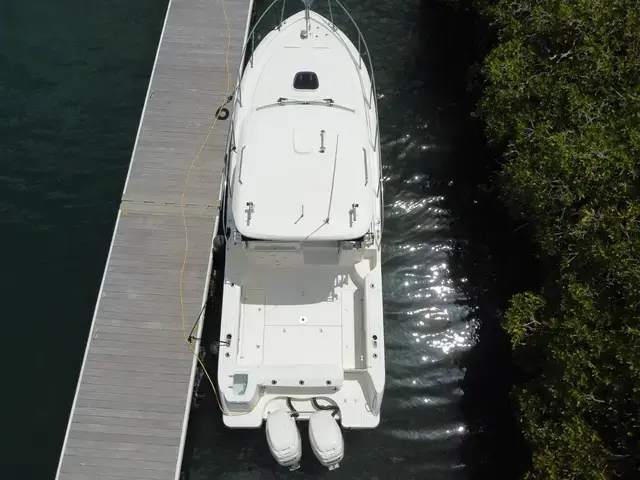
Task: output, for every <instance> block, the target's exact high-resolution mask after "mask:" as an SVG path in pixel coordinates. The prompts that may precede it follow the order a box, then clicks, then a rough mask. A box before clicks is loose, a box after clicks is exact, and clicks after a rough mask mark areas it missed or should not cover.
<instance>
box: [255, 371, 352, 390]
mask: <svg viewBox="0 0 640 480" xmlns="http://www.w3.org/2000/svg"><path fill="white" fill-rule="evenodd" d="M260 377H261V379H260V381H259V384H260V385H265V386H274V385H277V386H279V387H324V388H326V387H327V386H328V385H331V386H333V387H341V386H342V382H343V381H344V370H343V369H342V367H341V366H340V365H263V366H261V367H260ZM273 382H275V383H273ZM301 382H302V383H301Z"/></svg>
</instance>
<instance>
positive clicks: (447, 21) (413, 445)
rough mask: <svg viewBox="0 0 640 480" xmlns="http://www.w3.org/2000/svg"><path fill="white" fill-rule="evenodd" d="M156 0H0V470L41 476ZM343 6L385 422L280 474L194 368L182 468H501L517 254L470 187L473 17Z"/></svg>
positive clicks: (155, 18)
mask: <svg viewBox="0 0 640 480" xmlns="http://www.w3.org/2000/svg"><path fill="white" fill-rule="evenodd" d="M166 3H167V2H166V0H155V1H154V0H136V1H135V2H133V1H125V0H109V1H107V0H94V1H93V2H82V1H80V0H56V1H52V0H48V1H45V0H22V1H20V2H10V1H9V0H5V1H4V2H1V3H0V234H1V235H0V247H1V248H0V265H1V272H0V288H1V289H0V292H2V295H1V297H0V298H2V300H3V305H2V307H3V308H2V310H1V312H2V320H3V323H4V325H5V326H6V327H5V330H4V332H3V335H2V339H3V348H2V357H1V360H2V363H3V366H4V369H3V372H6V373H5V375H4V377H5V378H8V382H7V381H5V383H4V385H5V388H3V393H2V397H1V400H0V402H1V406H2V412H3V417H2V418H3V421H2V433H3V434H4V435H3V438H4V442H3V448H2V450H1V451H2V453H1V454H0V455H1V457H0V458H1V463H0V469H1V470H0V472H1V473H0V474H1V476H2V478H6V479H10V480H13V479H18V480H22V479H25V480H30V479H34V480H39V479H46V478H52V477H53V475H54V472H55V468H56V465H57V460H58V456H59V454H60V448H61V443H62V440H63V438H64V433H65V428H66V424H67V418H68V414H69V410H70V406H71V402H72V400H73V395H74V390H75V386H76V381H77V375H78V373H79V369H80V364H81V361H82V356H83V353H84V348H85V342H86V339H87V334H88V330H89V326H90V323H91V318H92V314H93V309H94V305H95V301H96V296H97V292H98V288H99V285H100V280H101V276H102V272H103V269H104V262H105V260H106V255H107V251H108V248H109V243H110V240H111V233H112V229H113V225H114V222H115V218H116V212H117V208H118V203H119V199H120V195H121V192H122V187H123V185H124V180H125V175H126V172H127V167H128V164H129V159H130V155H131V150H132V148H133V142H134V139H135V133H136V129H137V125H138V121H139V118H140V113H141V108H142V104H143V100H144V94H145V92H146V88H147V84H148V79H149V78H148V77H149V75H150V72H151V68H152V62H153V58H154V55H155V51H156V46H157V41H158V37H159V34H160V30H161V27H162V21H163V18H164V15H165V8H166ZM345 3H346V5H347V7H348V8H349V9H350V11H351V13H352V14H353V16H354V18H355V19H356V21H357V22H358V24H359V25H360V27H361V29H362V30H363V33H364V35H365V36H366V38H367V40H368V42H369V47H370V50H371V56H372V59H373V63H374V66H375V69H376V79H377V82H378V93H379V94H380V99H379V109H380V119H381V138H382V148H383V155H384V164H385V179H386V183H385V193H386V226H385V228H386V231H385V241H384V256H383V260H384V267H383V268H384V290H385V322H386V323H385V330H386V342H387V373H388V374H387V390H386V393H385V399H384V403H383V411H382V416H383V421H382V423H381V425H380V427H379V428H378V429H376V430H373V431H365V432H348V434H347V435H346V442H347V443H346V448H347V456H346V458H345V460H344V462H343V464H342V466H341V468H340V469H339V470H338V471H336V472H332V474H331V476H330V477H329V475H327V474H326V472H323V471H322V469H320V468H319V467H318V465H317V464H316V462H315V461H314V460H313V458H311V455H310V451H309V450H308V448H307V449H306V453H305V456H304V459H303V465H302V469H301V470H300V471H298V472H296V473H294V474H289V473H288V472H282V471H281V470H280V469H278V468H276V467H275V465H274V462H273V460H272V459H271V458H270V455H269V453H268V450H267V447H266V442H265V440H264V434H263V432H251V431H249V432H246V431H229V430H226V429H224V428H223V427H222V424H221V421H220V415H219V413H218V411H217V410H216V407H215V405H214V403H213V399H212V396H211V393H210V392H209V391H208V389H207V388H206V385H205V386H203V388H202V389H201V393H202V394H203V398H202V399H201V400H200V401H199V406H198V408H197V409H195V410H194V413H193V416H192V419H191V422H190V427H189V435H188V444H187V449H186V452H185V464H184V468H183V477H184V478H185V479H189V480H195V479H217V478H225V479H236V478H242V479H263V478H265V479H268V478H324V477H327V478H334V479H338V478H345V479H346V478H348V479H353V478H376V479H391V478H398V479H412V478H416V479H427V478H428V479H447V480H453V479H458V478H491V477H490V476H494V477H495V476H496V475H499V476H500V477H501V478H512V476H513V472H514V471H515V470H516V469H517V468H516V464H517V463H518V461H517V456H514V455H512V454H509V452H510V451H511V450H512V449H513V445H514V442H517V435H515V434H514V433H513V431H512V428H511V427H510V422H511V420H510V417H509V414H508V405H507V403H506V398H507V397H506V393H507V391H508V388H509V382H510V380H509V375H510V374H509V372H508V370H509V367H508V360H509V359H508V353H507V350H506V349H505V346H504V342H503V341H502V340H501V337H500V333H499V331H498V330H497V318H498V316H499V310H500V308H501V306H502V305H503V303H504V299H505V298H506V297H507V296H508V293H510V292H511V291H512V290H514V289H516V288H517V285H518V282H519V278H520V277H521V270H523V269H524V270H526V268H527V266H526V265H524V264H523V263H519V262H514V261H513V258H512V256H510V254H509V251H514V249H515V248H517V247H516V246H514V244H513V242H514V240H513V238H512V236H510V232H511V229H512V226H511V225H509V223H508V222H506V221H505V220H504V215H503V212H502V211H501V210H500V207H499V206H497V205H496V203H495V202H494V201H493V200H492V199H491V198H489V197H488V196H487V195H486V194H484V193H482V192H483V191H482V190H480V189H479V188H478V184H479V183H481V182H482V181H484V180H486V177H487V168H486V166H487V165H489V164H490V163H491V162H490V159H488V157H487V155H488V153H487V152H486V150H485V148H484V145H483V140H482V133H481V125H479V123H478V122H476V121H472V120H471V119H470V116H469V111H470V109H471V108H472V106H473V102H474V98H473V95H469V94H468V93H467V80H468V77H469V66H470V65H471V64H472V63H473V61H474V59H475V58H476V57H477V56H478V45H479V44H481V43H482V41H481V40H479V39H477V38H474V37H473V35H474V28H473V27H474V22H475V20H474V19H473V18H472V17H470V16H469V15H464V14H460V13H455V12H452V11H450V10H448V9H446V8H443V7H442V6H441V5H440V4H439V3H438V2H437V1H435V0H433V1H429V0H423V1H422V2H420V1H419V0H414V1H410V2H391V0H377V1H373V0H369V1H365V2H356V1H354V0H349V1H346V2H345ZM212 318H213V319H214V321H213V322H212V321H211V319H212ZM208 320H209V323H208V325H207V331H206V332H205V333H206V336H207V339H209V340H210V339H212V338H214V337H215V330H216V325H215V315H212V314H210V315H209V319H208ZM478 338H479V339H480V341H478ZM207 362H209V364H210V365H211V368H212V370H213V371H215V359H214V358H213V357H212V356H211V355H209V357H208V358H207ZM505 453H506V455H505Z"/></svg>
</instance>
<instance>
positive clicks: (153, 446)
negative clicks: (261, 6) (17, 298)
mask: <svg viewBox="0 0 640 480" xmlns="http://www.w3.org/2000/svg"><path fill="white" fill-rule="evenodd" d="M222 1H223V0H215V1H213V0H171V1H170V2H169V5H168V7H167V8H168V11H167V15H166V19H165V24H164V27H163V31H162V36H161V39H160V43H159V48H158V52H157V56H156V61H155V64H154V69H153V73H152V76H151V80H150V83H149V90H148V92H147V98H146V101H145V107H144V109H143V113H142V118H141V121H140V128H139V131H138V136H137V138H136V143H135V147H134V152H133V155H132V159H131V165H130V169H129V173H128V175H127V180H126V183H125V187H124V193H123V197H122V203H121V207H120V210H119V212H118V219H117V222H116V226H115V229H114V235H113V239H112V243H111V248H110V251H109V257H108V260H107V265H106V267H105V273H104V277H103V279H102V285H101V286H100V293H99V296H98V301H97V304H96V310H95V313H94V318H93V323H92V326H91V331H90V335H89V339H88V341H87V348H86V351H85V357H84V360H83V364H82V369H81V372H80V377H79V381H78V387H77V390H76V394H75V397H74V401H73V406H72V409H71V415H70V418H69V424H68V427H67V431H66V434H65V439H64V444H63V447H62V453H61V456H60V462H59V464H58V470H57V474H56V478H58V479H60V480H81V479H82V480H88V479H96V478H104V479H109V480H119V479H167V480H169V479H177V478H178V476H179V474H180V464H181V459H182V448H183V445H184V436H185V435H186V425H187V418H188V415H189V408H190V402H191V393H192V392H191V389H192V382H193V375H194V367H195V363H194V357H193V355H192V353H191V352H190V350H189V348H188V347H187V345H186V343H185V340H184V336H183V329H182V321H181V313H180V312H181V309H180V298H179V286H180V275H181V269H182V262H183V258H184V252H185V232H184V224H183V217H182V214H181V210H182V209H181V197H182V193H183V190H184V185H185V178H186V175H187V172H188V171H189V168H190V166H191V164H192V162H193V160H194V157H195V156H196V154H197V153H198V151H200V154H199V156H198V158H197V160H196V162H195V164H194V165H193V169H192V170H191V175H190V179H189V183H188V186H187V188H186V194H185V205H186V206H185V209H184V210H185V220H186V222H187V226H188V237H189V247H188V263H187V267H186V269H185V272H184V282H183V301H184V313H185V323H186V325H185V327H186V329H187V332H188V331H189V330H190V329H191V326H192V324H193V322H194V321H195V319H196V318H197V317H198V314H199V313H200V310H201V308H202V305H203V302H204V301H205V299H206V294H207V290H208V284H209V275H210V268H211V263H210V262H211V247H212V240H213V236H214V228H215V225H216V224H217V216H218V211H219V210H218V206H219V195H220V187H221V183H222V176H223V169H224V152H225V148H226V142H227V133H228V127H229V123H228V122H225V121H218V122H217V124H216V126H215V128H214V129H213V131H212V132H211V135H210V136H209V140H208V141H207V144H206V145H205V146H204V148H201V147H202V146H203V142H204V141H205V138H206V137H207V134H208V132H209V130H210V126H211V124H212V122H213V119H214V113H215V111H216V109H217V108H218V107H219V106H220V105H221V104H222V103H223V102H224V101H225V100H226V98H227V95H228V86H229V88H231V89H233V87H234V84H235V81H236V79H237V73H238V69H239V66H240V61H241V59H240V56H241V52H242V46H243V43H244V39H245V35H246V29H247V22H248V20H249V15H250V10H251V8H252V2H251V0H224V7H225V9H226V13H227V22H228V27H229V33H230V48H229V58H228V61H229V72H228V73H229V76H230V78H228V76H227V67H226V60H227V58H226V50H227V23H225V18H224V15H223V9H222V6H223V4H222Z"/></svg>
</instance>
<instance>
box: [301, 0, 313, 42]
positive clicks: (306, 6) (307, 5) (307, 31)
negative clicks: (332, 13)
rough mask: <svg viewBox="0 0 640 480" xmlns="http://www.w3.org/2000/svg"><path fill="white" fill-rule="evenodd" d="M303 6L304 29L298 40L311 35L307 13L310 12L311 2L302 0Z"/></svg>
mask: <svg viewBox="0 0 640 480" xmlns="http://www.w3.org/2000/svg"><path fill="white" fill-rule="evenodd" d="M302 3H303V4H304V25H305V29H304V30H302V31H301V32H300V38H309V34H310V33H311V22H310V20H309V12H310V10H311V5H312V4H313V0H302Z"/></svg>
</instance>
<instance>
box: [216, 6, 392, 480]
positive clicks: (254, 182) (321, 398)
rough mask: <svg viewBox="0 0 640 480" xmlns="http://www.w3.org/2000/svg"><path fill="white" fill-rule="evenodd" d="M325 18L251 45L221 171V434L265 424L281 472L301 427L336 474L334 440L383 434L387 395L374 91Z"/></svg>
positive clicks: (305, 15) (303, 16)
mask: <svg viewBox="0 0 640 480" xmlns="http://www.w3.org/2000/svg"><path fill="white" fill-rule="evenodd" d="M277 1H278V0H276V2H274V3H273V4H272V7H273V6H274V4H275V3H277ZM332 4H333V9H336V8H343V7H342V5H341V4H340V3H339V2H337V1H335V0H332V1H331V3H330V4H329V7H332ZM270 8H271V7H270ZM269 10H270V9H267V11H269ZM278 11H279V10H278ZM283 11H284V9H283ZM330 11H331V12H332V13H331V15H330V18H326V17H324V16H321V15H319V14H318V13H316V12H314V11H311V10H310V8H309V5H308V4H305V5H304V6H303V10H302V11H300V12H298V13H296V14H295V15H293V16H291V17H289V18H286V19H283V18H282V19H281V22H280V24H279V25H278V26H277V27H276V28H274V29H273V30H271V31H270V32H269V33H268V34H267V35H265V37H264V38H263V39H262V41H261V42H259V44H258V45H256V46H255V49H254V50H253V53H252V54H251V56H250V59H249V60H248V61H247V64H246V67H245V68H244V70H243V72H242V75H241V79H240V82H239V84H238V87H237V90H236V93H235V98H234V106H233V117H232V127H231V135H230V148H229V152H228V162H227V186H226V187H227V188H226V198H225V202H224V222H225V223H224V225H225V237H226V243H225V245H226V246H225V248H226V264H225V272H224V287H223V299H222V300H223V305H222V320H221V321H222V324H221V333H220V342H219V343H220V350H219V360H218V386H219V396H220V402H221V406H222V409H223V419H224V423H225V425H226V426H228V427H231V428H260V427H261V426H262V423H263V421H264V422H265V423H266V435H267V441H268V443H269V447H270V449H271V452H272V454H273V456H274V457H275V459H276V460H277V461H278V462H279V463H280V464H281V465H283V466H285V467H290V468H291V469H295V468H297V466H298V464H299V461H300V457H301V441H300V434H299V431H298V428H297V425H296V421H298V422H299V421H308V422H309V435H310V440H311V442H310V443H311V447H312V450H313V452H314V454H315V456H316V457H317V458H318V459H319V460H320V462H321V463H323V464H324V465H325V466H327V467H328V468H329V469H333V468H335V467H337V466H338V464H339V462H340V461H341V460H342V458H343V456H344V441H343V438H342V433H341V430H340V427H342V428H346V429H364V428H374V427H376V426H378V424H379V422H380V406H381V403H382V397H383V391H384V384H385V364H384V362H385V354H384V331H383V309H382V276H381V258H380V247H381V234H382V226H383V214H384V212H383V200H382V199H383V187H382V175H381V161H380V145H379V143H380V142H379V129H378V113H377V105H376V92H375V83H374V81H373V74H372V71H371V65H370V63H369V60H368V52H367V50H366V44H365V43H364V40H363V39H362V36H361V34H360V31H359V30H358V29H357V27H356V28H355V30H357V32H358V39H356V41H355V42H352V41H351V40H349V39H348V38H347V36H346V35H345V34H344V33H343V32H342V31H341V30H340V29H339V28H338V27H337V26H336V25H335V24H334V23H333V13H334V12H335V10H330ZM265 13H267V12H265ZM271 13H272V14H273V11H271ZM345 13H346V10H345ZM347 16H348V18H349V19H351V17H350V16H349V15H348V13H347ZM263 17H264V15H263ZM258 23H259V22H258ZM354 25H355V24H354ZM248 38H249V41H248V42H247V45H250V44H253V43H255V42H254V39H255V28H254V30H253V31H252V32H251V34H250V35H249V36H248ZM356 44H357V46H356ZM363 49H364V51H365V52H367V53H366V55H364V56H365V58H367V61H366V62H365V60H364V59H363V55H362V53H361V52H362V50H363ZM367 66H368V68H367Z"/></svg>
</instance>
